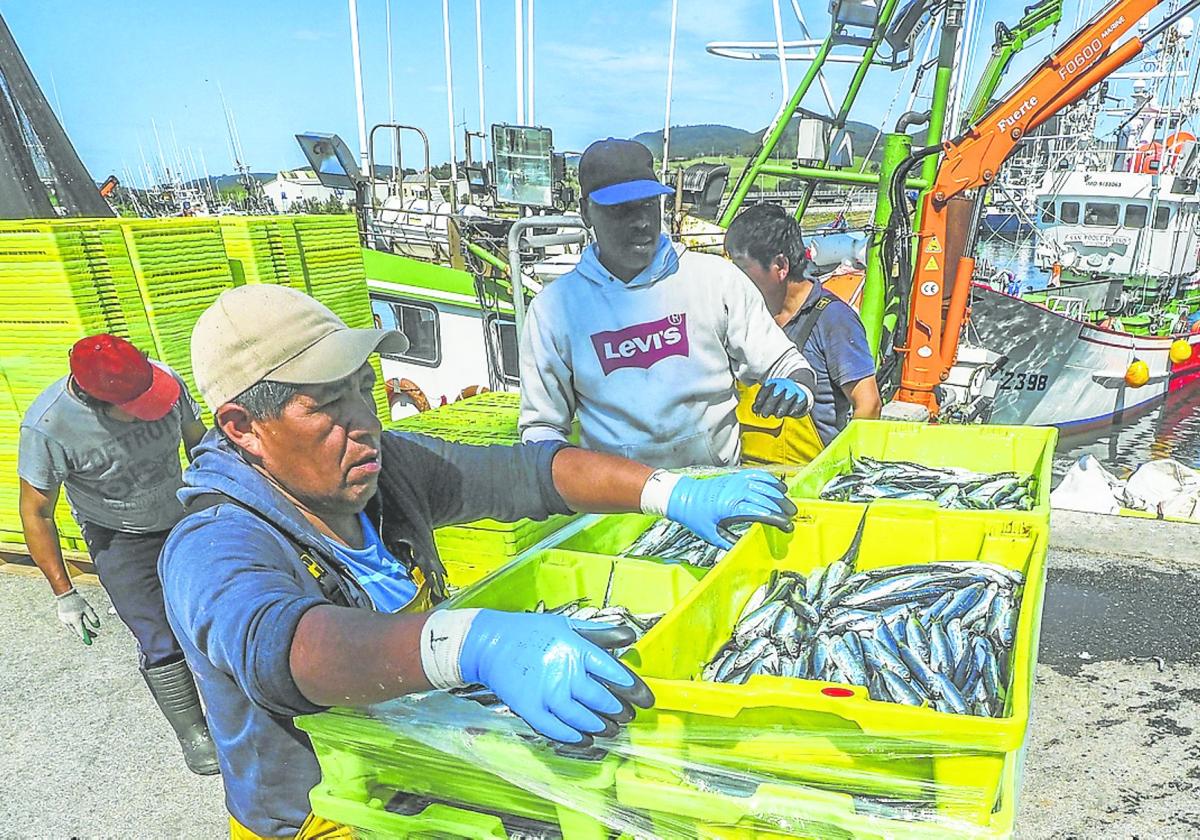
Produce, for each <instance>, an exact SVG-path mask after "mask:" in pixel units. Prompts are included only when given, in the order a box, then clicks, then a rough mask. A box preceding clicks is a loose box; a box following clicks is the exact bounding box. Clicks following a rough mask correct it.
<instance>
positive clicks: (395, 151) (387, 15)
mask: <svg viewBox="0 0 1200 840" xmlns="http://www.w3.org/2000/svg"><path fill="white" fill-rule="evenodd" d="M383 14H384V27H383V28H384V31H385V33H386V35H387V77H388V122H390V123H391V124H392V125H395V124H396V98H395V96H394V94H393V91H392V75H393V74H392V0H385V2H384V5H383ZM399 172H400V137H399V132H395V131H394V132H393V134H392V178H391V180H392V182H393V183H396V182H397V181H403V180H404V177H403V176H402V175H400V174H399ZM371 174H372V175H374V174H375V173H373V172H372V173H371Z"/></svg>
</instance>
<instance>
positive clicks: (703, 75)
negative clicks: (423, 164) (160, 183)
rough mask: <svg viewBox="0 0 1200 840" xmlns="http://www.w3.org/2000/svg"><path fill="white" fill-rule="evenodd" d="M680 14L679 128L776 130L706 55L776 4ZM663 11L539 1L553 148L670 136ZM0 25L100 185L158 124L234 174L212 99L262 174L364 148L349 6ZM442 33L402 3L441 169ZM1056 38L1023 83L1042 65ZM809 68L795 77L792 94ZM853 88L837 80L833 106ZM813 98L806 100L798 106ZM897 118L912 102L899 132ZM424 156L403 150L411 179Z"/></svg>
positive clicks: (762, 96) (750, 76) (375, 62)
mask: <svg viewBox="0 0 1200 840" xmlns="http://www.w3.org/2000/svg"><path fill="white" fill-rule="evenodd" d="M1081 1H1082V0H1081ZM986 5H987V6H988V7H989V9H988V10H987V11H985V12H984V13H983V15H984V18H983V21H982V28H981V32H982V33H983V34H982V35H981V37H980V39H979V40H980V44H979V48H978V50H973V51H972V52H973V53H974V54H975V55H976V56H977V58H976V60H975V62H974V65H973V66H974V70H975V72H976V73H977V72H978V71H979V70H980V69H981V68H982V66H983V63H984V61H985V59H986V56H987V51H988V49H989V48H990V45H991V42H992V29H993V22H994V20H995V19H996V18H997V17H1001V16H1003V19H1005V20H1008V21H1009V22H1011V21H1012V19H1013V18H1015V17H1016V16H1017V15H1018V14H1019V13H1020V12H1019V9H1020V7H1021V6H1022V5H1024V4H1008V3H999V2H991V1H989V2H988V3H987V4H986ZM801 6H802V8H803V10H804V13H805V15H806V17H807V19H808V22H809V25H810V27H811V28H812V30H813V32H814V34H817V35H822V34H824V32H825V31H827V29H828V21H829V16H828V12H827V9H828V3H827V2H826V0H802V1H801ZM679 7H680V14H679V34H678V45H677V51H676V69H675V95H674V101H673V105H672V122H673V123H674V124H677V125H683V124H695V123H724V124H728V125H734V126H738V127H742V128H747V129H757V128H761V127H762V126H764V125H766V124H767V123H768V122H769V121H770V119H771V117H772V116H773V115H774V113H775V110H776V109H777V107H778V104H779V97H780V82H779V73H778V69H777V66H776V65H775V64H774V63H766V62H761V63H755V62H739V61H732V60H729V59H723V58H717V57H714V56H710V55H708V54H706V53H705V51H704V45H705V44H706V43H707V42H709V41H713V40H733V39H754V40H767V39H771V38H773V36H774V28H773V16H772V11H771V3H770V0H679ZM670 8H671V6H670V0H640V1H639V0H605V1H604V2H583V0H536V27H535V40H536V53H535V55H536V58H535V70H536V116H537V121H538V122H539V123H540V124H543V125H548V126H550V127H551V128H553V129H554V131H555V146H556V148H558V149H560V150H580V149H582V148H583V147H585V146H586V145H587V144H588V143H589V142H590V141H591V140H593V139H596V138H597V137H603V136H608V135H614V136H629V135H632V134H635V133H637V132H640V131H646V130H652V129H659V128H661V126H662V122H663V107H664V98H665V85H666V67H667V44H668V35H669V25H670ZM782 8H783V12H784V28H785V35H786V36H787V37H798V26H797V24H796V20H795V17H794V16H793V15H792V14H791V11H790V6H789V3H788V2H786V0H785V2H783V3H782ZM1076 8H1077V0H1066V4H1065V10H1064V23H1063V24H1061V25H1060V26H1059V30H1058V38H1059V40H1060V41H1061V40H1062V39H1063V38H1064V37H1065V36H1066V35H1067V34H1069V33H1070V31H1071V29H1072V24H1073V22H1074V20H1075V15H1076ZM384 9H385V4H384V0H359V17H360V32H361V38H362V49H363V67H364V76H365V88H366V99H367V122H368V124H372V123H375V122H383V121H386V119H387V117H388V99H387V72H386V69H387V65H386V43H387V40H386V29H385V25H384ZM450 9H451V20H452V27H451V32H452V35H451V38H452V48H453V51H454V60H453V71H454V93H455V111H456V120H457V121H461V120H462V119H463V117H464V115H465V117H466V120H467V122H468V124H469V125H470V126H471V127H472V128H475V127H476V126H477V123H478V113H479V111H478V104H477V103H478V98H477V95H476V73H475V3H474V0H450ZM0 14H3V16H4V18H5V20H6V21H7V23H8V25H9V28H10V29H11V30H12V32H13V34H14V36H15V37H16V39H17V43H18V45H19V46H20V47H21V49H22V50H23V52H24V54H25V57H26V59H27V60H28V62H29V64H30V66H31V67H32V69H33V71H34V74H35V75H36V76H37V78H38V80H39V81H40V83H41V85H42V88H43V90H44V91H45V93H46V95H47V97H48V98H49V99H50V101H51V104H52V105H53V106H54V107H55V109H56V110H58V111H60V113H61V115H62V118H63V121H64V123H65V125H66V128H67V132H68V134H69V135H70V137H71V138H72V140H73V142H74V143H75V146H76V148H77V149H78V151H79V153H80V156H81V157H82V158H83V160H84V163H85V164H87V166H88V167H89V169H90V171H91V174H92V176H93V177H94V178H97V179H103V178H104V177H106V176H107V175H108V174H110V173H117V174H118V175H120V173H121V171H122V168H123V165H126V164H127V165H128V166H129V168H130V169H131V170H132V169H135V168H136V167H137V166H138V165H139V163H140V158H139V153H138V142H139V140H140V142H141V144H142V147H143V148H144V150H145V153H146V156H147V158H148V159H152V158H153V157H155V156H156V152H155V141H154V134H153V130H152V124H151V120H153V121H154V122H155V123H156V124H157V127H158V132H159V137H160V139H161V140H162V142H163V144H164V147H165V148H166V149H167V154H168V157H170V156H171V151H170V149H171V128H172V126H173V128H174V134H175V137H176V138H177V139H178V143H179V145H180V146H181V147H186V148H190V149H191V150H192V153H193V155H194V156H195V158H196V160H197V163H199V157H200V152H201V151H203V154H204V158H205V160H206V161H207V163H208V168H209V170H210V171H211V172H212V173H213V174H216V173H220V172H228V171H230V170H231V169H232V164H231V162H230V153H229V150H228V143H227V140H226V129H225V121H224V117H223V114H222V111H221V103H220V97H219V94H218V85H220V86H221V88H223V90H224V93H225V98H226V100H227V101H228V103H229V106H230V108H231V109H232V111H233V113H234V115H235V117H236V120H237V126H238V130H239V132H240V135H241V141H242V146H243V148H244V150H245V154H246V160H247V162H248V163H249V164H250V166H251V167H252V168H253V169H255V170H256V171H271V170H275V169H279V168H284V167H291V166H298V165H300V164H302V162H303V157H302V155H301V153H300V151H299V148H298V146H297V145H296V143H295V140H294V139H293V135H294V134H295V133H297V132H300V131H307V130H316V131H334V132H337V133H338V134H340V135H341V136H342V137H343V138H344V139H346V141H347V143H348V144H349V145H350V146H351V148H352V149H356V148H357V127H356V125H357V124H356V120H355V108H354V83H353V75H352V66H351V52H350V37H349V16H348V12H347V4H346V2H345V0H287V1H286V2H285V1H284V0H239V1H238V2H233V0H204V2H175V0H171V2H168V1H167V0H106V2H94V0H54V2H46V1H45V0H0ZM483 19H484V29H485V37H484V59H485V82H484V83H485V95H484V99H485V103H486V113H487V120H488V122H489V123H491V122H499V121H509V122H514V121H515V118H516V105H515V102H516V96H515V78H514V74H515V70H514V68H515V58H514V37H513V33H514V14H513V2H512V0H483ZM441 21H442V18H441V3H440V2H439V1H438V0H392V42H393V51H394V58H393V62H394V81H393V84H394V86H395V111H396V118H397V120H398V121H399V122H405V123H413V124H417V125H420V126H422V127H423V128H425V129H426V131H427V132H428V133H429V135H430V139H431V142H432V143H433V158H434V160H435V162H438V161H444V160H446V159H447V158H448V156H449V146H448V141H447V135H448V129H447V119H446V101H445V97H446V87H445V77H444V69H443V58H442V22H441ZM1048 35H1049V33H1047V35H1046V36H1043V38H1042V39H1041V40H1040V41H1039V43H1038V44H1037V45H1035V46H1034V47H1033V48H1032V49H1031V50H1030V51H1029V53H1028V54H1027V58H1026V59H1024V60H1023V61H1022V62H1020V63H1019V64H1018V65H1017V67H1016V70H1015V72H1024V70H1026V69H1028V67H1030V66H1031V65H1032V63H1033V61H1034V60H1035V58H1040V57H1041V56H1042V55H1044V54H1045V52H1046V50H1048V49H1049V47H1050V41H1049V37H1048ZM803 69H804V68H803V65H800V64H798V63H792V64H791V67H790V73H791V78H792V81H793V83H795V81H796V80H798V79H799V77H800V75H801V74H802V72H803ZM844 75H845V74H844V72H843V73H835V74H833V76H832V77H831V83H832V85H833V87H834V89H835V94H836V92H837V90H838V89H839V88H844V83H842V84H839V82H841V80H842V79H843V78H844ZM869 78H870V81H869V84H868V87H867V88H866V90H865V91H864V94H863V96H862V97H861V98H860V105H859V107H858V108H857V109H856V110H855V112H854V114H853V115H852V116H853V117H854V118H857V119H862V120H865V121H868V122H872V123H875V124H878V123H879V122H880V121H881V120H882V119H883V117H884V115H885V112H886V111H887V109H888V106H889V104H890V103H891V102H892V99H893V93H894V92H895V90H896V87H897V85H898V81H899V79H900V74H888V73H886V72H885V71H878V70H876V71H873V75H872V76H871V77H869ZM1009 78H1010V79H1012V80H1015V79H1016V78H1017V76H1016V75H1012V76H1010V77H1009ZM820 101H821V100H820V98H819V96H816V95H814V96H810V98H809V100H807V101H806V104H810V105H816V104H819V103H820ZM903 105H904V96H903V95H902V96H901V99H900V102H899V104H897V105H896V106H895V109H894V110H893V111H892V113H891V116H890V118H889V121H890V122H894V121H895V119H896V118H897V117H898V116H899V114H900V112H901V111H902V110H903ZM460 138H461V134H460ZM415 155H416V149H415V147H414V148H412V149H406V160H405V162H406V164H410V165H411V163H412V162H415V160H416V157H415ZM461 155H462V151H461V139H460V150H459V156H460V157H461ZM135 180H136V179H135Z"/></svg>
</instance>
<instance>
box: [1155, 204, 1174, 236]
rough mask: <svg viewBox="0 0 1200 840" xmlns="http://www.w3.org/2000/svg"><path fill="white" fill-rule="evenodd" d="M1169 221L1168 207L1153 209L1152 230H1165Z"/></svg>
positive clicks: (1169, 211) (1169, 212)
mask: <svg viewBox="0 0 1200 840" xmlns="http://www.w3.org/2000/svg"><path fill="white" fill-rule="evenodd" d="M1170 221H1171V208H1170V207H1155V208H1154V229H1155V230H1166V229H1167V224H1168V223H1169V222H1170Z"/></svg>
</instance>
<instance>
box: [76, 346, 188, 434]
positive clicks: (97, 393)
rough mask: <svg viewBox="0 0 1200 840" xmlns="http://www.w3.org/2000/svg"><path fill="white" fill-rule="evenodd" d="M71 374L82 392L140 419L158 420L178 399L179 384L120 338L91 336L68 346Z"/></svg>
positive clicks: (165, 414)
mask: <svg viewBox="0 0 1200 840" xmlns="http://www.w3.org/2000/svg"><path fill="white" fill-rule="evenodd" d="M71 375H72V376H73V377H75V384H77V385H78V386H79V387H80V388H81V389H82V390H83V392H84V393H86V394H87V395H88V396H90V397H95V398H96V399H98V400H103V401H104V402H106V403H112V404H113V405H115V406H116V407H117V408H119V409H121V410H122V411H124V412H126V413H128V414H132V415H133V416H134V417H136V418H137V419H139V420H161V419H162V418H163V417H166V416H167V414H168V413H169V412H170V411H171V409H172V408H174V407H175V403H177V402H179V383H178V382H177V381H176V380H175V377H173V376H171V374H169V373H167V371H165V370H163V369H162V368H160V367H158V366H157V365H152V364H150V361H149V360H148V359H147V358H146V357H145V356H144V355H142V351H141V350H138V349H137V348H136V347H134V346H133V345H132V344H130V343H129V342H128V341H126V340H125V339H123V338H118V337H117V336H115V335H107V334H101V335H92V336H88V337H87V338H81V339H80V340H79V341H77V342H75V346H74V347H72V348H71Z"/></svg>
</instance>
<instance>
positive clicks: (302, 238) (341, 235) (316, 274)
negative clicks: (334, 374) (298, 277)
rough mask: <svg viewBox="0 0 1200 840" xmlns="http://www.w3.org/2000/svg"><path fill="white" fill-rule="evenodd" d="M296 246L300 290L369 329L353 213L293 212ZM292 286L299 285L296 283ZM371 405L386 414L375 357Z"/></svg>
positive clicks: (388, 411) (351, 324) (388, 412)
mask: <svg viewBox="0 0 1200 840" xmlns="http://www.w3.org/2000/svg"><path fill="white" fill-rule="evenodd" d="M288 221H289V222H290V223H291V225H292V233H293V235H294V237H295V239H294V241H295V243H296V249H297V250H298V252H299V253H300V257H301V262H302V265H303V272H304V283H305V288H303V291H306V292H308V294H310V295H312V296H313V297H315V298H316V299H317V300H319V301H321V303H323V304H325V305H326V306H328V307H329V308H330V309H332V310H333V311H334V312H336V313H337V315H338V317H339V318H341V319H342V320H343V321H345V322H346V325H347V326H349V327H353V328H354V329H371V328H373V327H374V326H375V318H374V317H373V316H372V314H371V298H370V297H369V295H368V294H367V275H366V273H365V272H364V270H363V261H362V248H361V247H360V246H359V242H358V223H357V221H356V219H355V217H354V216H352V215H345V216H293V217H291V218H290V219H289V220H288ZM296 288H301V287H299V286H297V287H296ZM372 365H373V366H374V368H375V378H376V385H375V407H376V410H377V411H378V413H379V416H380V417H390V416H391V409H390V408H389V406H388V399H387V392H386V390H385V388H384V384H383V370H382V368H381V367H380V365H379V359H378V357H376V358H375V359H374V360H373V361H372Z"/></svg>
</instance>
